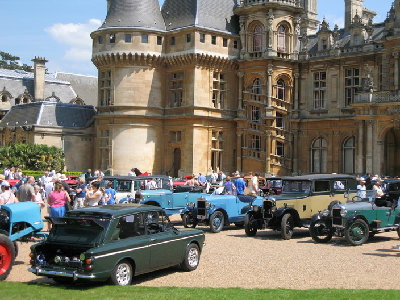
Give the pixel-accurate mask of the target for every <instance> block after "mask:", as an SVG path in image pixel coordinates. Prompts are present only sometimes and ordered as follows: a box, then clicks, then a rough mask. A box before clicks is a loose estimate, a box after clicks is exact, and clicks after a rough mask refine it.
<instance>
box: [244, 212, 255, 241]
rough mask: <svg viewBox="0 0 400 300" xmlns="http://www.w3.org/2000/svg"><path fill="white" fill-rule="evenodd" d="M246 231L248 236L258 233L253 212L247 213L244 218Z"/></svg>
mask: <svg viewBox="0 0 400 300" xmlns="http://www.w3.org/2000/svg"><path fill="white" fill-rule="evenodd" d="M244 232H246V235H247V236H255V235H256V234H257V224H256V220H255V218H254V215H253V214H247V215H246V217H245V218H244Z"/></svg>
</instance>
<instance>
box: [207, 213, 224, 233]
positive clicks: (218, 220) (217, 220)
mask: <svg viewBox="0 0 400 300" xmlns="http://www.w3.org/2000/svg"><path fill="white" fill-rule="evenodd" d="M224 222H225V216H224V213H223V212H222V211H218V210H217V211H216V212H214V213H213V214H212V215H211V217H210V229H211V232H214V233H218V232H220V231H221V230H222V228H224Z"/></svg>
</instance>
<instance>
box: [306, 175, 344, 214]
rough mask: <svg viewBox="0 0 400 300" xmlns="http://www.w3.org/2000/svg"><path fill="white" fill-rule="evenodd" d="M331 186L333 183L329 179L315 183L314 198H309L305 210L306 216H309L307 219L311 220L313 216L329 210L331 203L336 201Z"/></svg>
mask: <svg viewBox="0 0 400 300" xmlns="http://www.w3.org/2000/svg"><path fill="white" fill-rule="evenodd" d="M331 185H332V183H331V181H330V180H327V179H321V180H315V181H314V189H313V192H312V196H310V197H309V198H308V201H307V203H306V207H305V209H304V214H305V215H307V218H311V216H312V215H313V214H316V213H318V212H319V211H323V210H324V209H327V208H328V205H329V203H331V202H332V201H334V200H335V199H334V193H333V190H332V186H331ZM343 193H344V190H343Z"/></svg>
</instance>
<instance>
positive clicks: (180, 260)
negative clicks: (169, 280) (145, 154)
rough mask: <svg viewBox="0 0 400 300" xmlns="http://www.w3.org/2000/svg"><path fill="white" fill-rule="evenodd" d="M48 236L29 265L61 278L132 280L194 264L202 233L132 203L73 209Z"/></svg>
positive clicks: (36, 247) (190, 267)
mask: <svg viewBox="0 0 400 300" xmlns="http://www.w3.org/2000/svg"><path fill="white" fill-rule="evenodd" d="M51 221H52V223H53V227H52V229H51V231H50V234H49V237H48V239H47V240H46V241H45V242H42V243H39V244H36V245H33V246H32V247H31V254H30V256H31V261H30V263H31V267H30V268H29V271H30V272H32V273H34V274H36V275H38V276H47V277H50V278H53V279H54V280H55V281H58V282H62V281H63V282H65V281H72V280H78V279H81V280H89V281H107V280H110V281H111V283H112V284H115V285H129V284H131V282H132V278H133V276H134V275H135V276H136V275H139V274H143V273H147V272H152V271H155V270H158V269H163V268H168V267H170V266H174V265H180V266H181V267H182V269H183V270H185V271H192V270H195V269H196V268H197V266H198V264H199V261H200V254H201V251H202V249H203V245H204V239H205V237H204V233H203V232H202V231H201V230H196V229H183V230H178V229H176V228H175V227H173V226H172V225H171V223H170V222H169V219H168V217H167V216H166V215H165V214H164V212H163V210H162V209H161V208H159V207H154V206H147V205H138V204H128V205H110V206H102V207H92V208H84V209H78V210H74V211H69V212H68V213H67V214H66V216H65V217H64V218H59V219H54V218H52V219H51Z"/></svg>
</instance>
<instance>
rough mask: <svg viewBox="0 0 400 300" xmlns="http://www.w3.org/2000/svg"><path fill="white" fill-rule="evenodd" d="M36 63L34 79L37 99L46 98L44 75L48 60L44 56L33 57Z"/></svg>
mask: <svg viewBox="0 0 400 300" xmlns="http://www.w3.org/2000/svg"><path fill="white" fill-rule="evenodd" d="M32 61H33V62H34V63H35V64H34V68H33V69H34V70H33V75H34V80H35V101H42V100H44V83H45V82H44V75H45V74H46V63H47V62H48V61H47V60H46V59H45V58H44V57H36V56H35V59H32Z"/></svg>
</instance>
